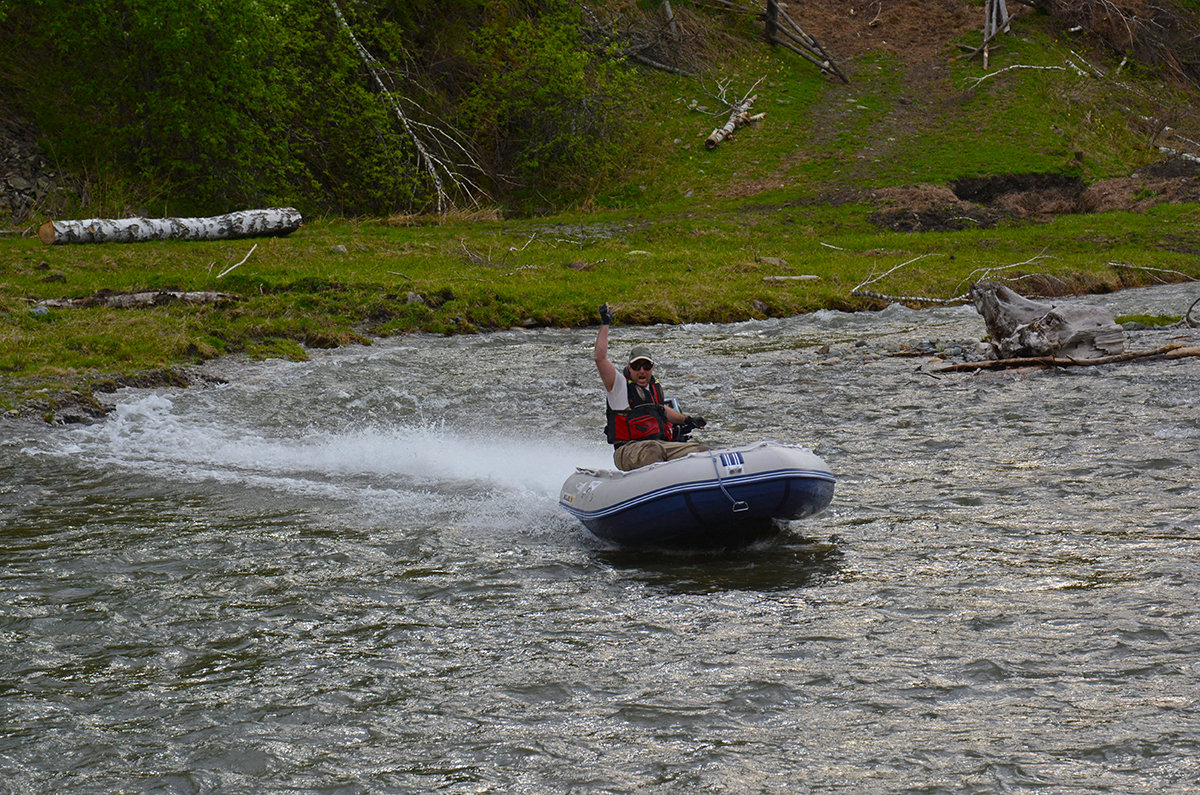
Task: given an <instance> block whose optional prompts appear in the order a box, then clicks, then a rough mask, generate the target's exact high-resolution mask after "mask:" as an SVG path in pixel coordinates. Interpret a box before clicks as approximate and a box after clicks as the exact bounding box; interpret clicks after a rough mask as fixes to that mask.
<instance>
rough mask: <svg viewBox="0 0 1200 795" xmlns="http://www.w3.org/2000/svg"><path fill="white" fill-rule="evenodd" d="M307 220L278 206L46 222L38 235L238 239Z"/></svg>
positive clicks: (51, 240) (285, 230)
mask: <svg viewBox="0 0 1200 795" xmlns="http://www.w3.org/2000/svg"><path fill="white" fill-rule="evenodd" d="M303 223H304V219H303V217H302V216H301V215H300V213H299V211H298V210H295V209H294V208H291V207H275V208H271V209H266V210H240V211H238V212H234V213H228V214H226V215H217V216H212V217H210V218H88V219H84V220H77V221H46V222H45V223H43V224H42V225H41V226H40V227H39V228H38V237H39V238H41V240H42V242H43V243H45V244H46V245H48V246H49V245H55V246H61V245H64V244H67V243H142V242H146V241H150V240H234V239H237V238H244V237H272V236H279V235H287V234H291V233H292V232H295V231H296V230H297V229H299V228H300V225H301V224H303Z"/></svg>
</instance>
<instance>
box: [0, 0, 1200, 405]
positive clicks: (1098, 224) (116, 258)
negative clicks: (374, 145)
mask: <svg viewBox="0 0 1200 795" xmlns="http://www.w3.org/2000/svg"><path fill="white" fill-rule="evenodd" d="M1019 30H1020V35H1014V36H1011V37H1009V38H1007V39H1006V40H1005V44H1004V49H1003V51H1002V54H1001V55H998V56H996V57H997V58H999V59H1001V60H999V62H994V63H993V65H992V67H991V70H992V71H991V72H990V73H989V72H985V71H984V69H983V67H982V65H981V64H980V63H979V62H978V61H955V62H950V61H948V60H947V57H946V56H947V55H949V54H951V53H952V52H956V51H957V48H956V47H954V44H955V43H954V42H946V43H945V45H944V47H943V48H942V49H941V50H939V51H937V52H936V53H934V54H933V55H931V56H930V58H932V59H933V60H932V61H925V62H921V63H915V62H912V61H905V60H903V59H902V58H900V57H899V56H897V55H895V54H891V53H888V52H884V51H864V52H862V53H859V54H857V55H855V56H854V57H853V58H848V59H847V60H846V61H845V62H844V63H843V68H844V69H846V70H847V71H848V72H849V73H850V74H851V78H852V79H851V83H850V85H842V84H840V83H838V82H834V81H829V80H826V79H824V78H822V77H821V76H820V75H819V74H818V73H817V72H816V70H814V69H813V68H812V67H811V66H810V65H808V64H807V63H806V62H804V61H801V60H800V59H798V58H796V57H794V56H791V55H788V54H787V53H784V52H774V51H770V50H768V49H766V48H761V47H758V48H757V49H755V48H747V49H745V50H744V51H742V52H741V54H739V56H738V58H737V60H736V62H732V61H731V63H730V64H728V68H727V69H726V70H725V71H724V72H723V77H722V81H724V83H723V84H724V86H725V88H726V93H727V95H729V96H733V97H735V98H738V97H741V96H742V95H743V94H746V93H749V92H751V91H754V92H755V93H756V94H757V95H758V100H757V103H756V106H755V109H756V110H760V111H765V112H766V113H767V116H766V117H765V118H764V119H763V120H762V121H760V122H758V123H756V124H754V125H752V126H750V127H747V128H744V129H742V130H741V131H739V132H738V134H737V135H736V136H735V138H734V139H733V140H731V141H727V142H725V143H723V144H722V145H721V146H720V147H718V148H717V149H715V150H713V151H707V150H706V149H705V148H704V146H703V141H704V138H705V136H707V135H708V133H709V132H710V131H711V130H712V129H713V128H714V127H716V126H719V124H720V123H722V122H723V121H724V118H725V116H727V113H728V110H727V109H723V108H722V106H721V103H720V102H719V101H717V100H716V98H715V97H714V96H713V94H714V85H713V83H714V81H713V80H711V79H706V78H697V79H689V78H682V77H676V76H672V75H666V74H663V73H648V74H646V75H645V76H644V78H643V91H644V94H643V96H642V98H641V103H640V104H639V105H638V106H637V107H633V108H631V109H630V112H631V113H633V114H635V115H636V116H637V117H638V119H639V124H638V125H637V128H636V129H637V132H636V135H635V137H634V138H633V139H631V140H630V141H629V149H630V157H629V164H628V166H627V168H626V169H625V177H624V179H623V180H622V181H620V182H619V183H617V184H612V185H606V186H601V187H598V188H597V190H595V191H594V193H593V194H592V198H591V199H590V200H589V201H588V203H587V206H586V207H585V208H584V209H581V210H578V211H575V212H570V213H558V214H553V215H545V216H543V217H539V218H523V219H503V220H494V219H489V218H480V217H471V218H468V217H463V218H458V219H440V220H438V221H434V222H429V221H428V220H427V221H426V222H414V221H412V220H411V219H401V218H396V219H389V220H367V221H350V220H340V219H315V220H310V221H309V222H308V223H307V224H306V226H305V227H304V228H302V229H301V230H300V231H298V232H296V233H294V234H292V235H290V236H288V237H285V238H273V239H262V240H258V241H236V242H209V243H181V242H161V243H143V244H134V245H119V244H106V245H91V246H63V247H46V246H44V245H42V244H41V243H40V242H39V241H38V240H37V239H36V238H35V237H29V236H18V235H6V236H3V237H0V410H5V411H12V410H16V409H20V408H22V407H29V406H37V407H38V410H39V411H44V412H46V413H47V414H48V415H52V414H53V412H54V410H55V407H56V405H58V404H59V403H61V402H62V401H63V400H72V399H74V400H85V401H86V400H87V396H88V395H89V394H90V391H91V390H92V389H93V388H97V389H103V388H109V387H111V386H112V385H114V384H116V383H123V382H126V381H129V380H131V379H141V380H140V381H137V382H139V383H149V382H153V381H155V380H156V379H168V380H169V379H171V378H173V377H174V376H173V375H172V373H173V372H175V370H176V369H177V368H179V367H181V366H185V365H187V364H191V363H197V362H200V361H203V360H205V359H208V358H212V357H216V356H221V355H226V354H232V353H243V354H248V355H250V356H254V357H270V356H282V357H288V358H294V359H300V358H303V357H305V356H306V353H305V351H306V349H308V348H313V347H317V348H320V347H330V346H337V345H346V344H354V343H369V342H370V340H371V339H372V338H374V337H377V336H381V335H390V334H397V333H408V332H430V333H440V334H447V333H472V332H477V331H484V330H488V329H498V328H509V327H513V326H518V327H538V326H579V325H589V324H593V323H595V322H596V321H595V317H596V316H595V310H596V307H597V305H598V304H600V303H601V302H603V301H605V300H608V301H611V302H612V303H613V304H614V305H615V306H616V308H617V311H616V317H617V321H618V323H622V324H646V323H680V322H708V321H734V320H744V319H749V318H754V317H766V316H785V315H791V314H796V313H801V312H807V311H812V310H816V309H821V308H835V309H843V310H865V309H875V308H879V307H881V306H883V305H884V304H885V303H886V301H884V300H882V299H879V298H874V297H869V296H855V295H852V291H853V290H854V288H855V287H857V286H859V285H862V284H863V283H864V282H867V281H868V280H871V279H874V278H875V277H878V276H881V275H883V274H885V273H886V272H888V271H889V269H892V268H893V267H895V266H897V265H901V264H902V263H908V264H905V265H904V266H903V267H901V268H898V269H896V270H895V271H893V272H891V273H890V274H888V275H887V276H886V278H883V279H880V280H879V281H875V282H873V283H871V284H870V285H869V289H870V290H871V291H874V292H877V293H883V294H887V295H892V296H920V297H926V298H950V297H953V296H956V295H959V294H961V293H963V292H965V291H966V289H967V287H968V285H969V284H970V282H972V281H974V280H976V279H978V278H980V276H982V275H986V274H989V273H991V274H995V275H1002V276H1004V277H1005V278H1008V279H1017V280H1018V281H1017V282H1016V284H1017V286H1018V287H1019V288H1020V287H1022V286H1023V287H1024V289H1025V291H1026V292H1030V293H1038V294H1065V293H1078V292H1103V291H1109V290H1114V289H1120V288H1122V287H1128V286H1138V285H1145V284H1151V283H1156V282H1159V281H1163V280H1170V279H1181V278H1200V257H1198V256H1197V254H1198V253H1200V205H1198V204H1196V203H1195V202H1196V199H1195V198H1188V197H1186V196H1185V197H1184V199H1183V200H1184V201H1190V202H1191V203H1178V197H1176V200H1174V201H1175V203H1169V202H1168V203H1158V204H1156V203H1155V201H1156V195H1157V193H1158V192H1160V191H1162V190H1164V185H1166V184H1167V183H1165V182H1161V181H1160V182H1153V181H1151V182H1147V183H1145V186H1144V187H1142V188H1135V189H1133V190H1132V191H1131V192H1129V193H1128V195H1127V198H1126V200H1124V201H1123V202H1120V201H1118V202H1115V203H1110V204H1109V205H1106V206H1116V207H1123V208H1125V209H1120V210H1109V211H1104V212H1090V213H1084V212H1080V211H1078V210H1067V211H1064V210H1062V209H1061V208H1059V210H1058V211H1057V213H1053V214H1044V213H1040V212H1018V211H1017V210H1020V207H1016V210H1014V208H1013V207H1009V208H1008V209H1006V210H1003V211H1000V210H996V209H995V208H990V207H989V208H985V207H982V206H978V205H972V206H971V207H970V208H968V209H967V210H963V209H962V208H961V206H960V205H959V204H956V203H955V202H956V201H957V200H956V199H954V197H953V196H952V195H951V194H950V193H949V192H948V189H947V188H946V186H947V185H952V184H954V183H955V182H956V181H961V180H964V179H974V178H988V177H989V176H993V175H998V176H1005V175H1029V174H1035V175H1050V176H1053V177H1063V178H1065V179H1070V180H1075V181H1077V182H1078V184H1080V185H1095V184H1097V183H1099V182H1101V181H1103V180H1105V179H1107V178H1113V177H1121V178H1124V177H1126V176H1128V175H1131V174H1133V173H1135V172H1137V171H1139V170H1141V169H1143V168H1145V167H1146V166H1149V165H1150V164H1153V163H1154V162H1156V161H1158V160H1161V159H1162V158H1163V154H1162V152H1161V151H1160V147H1162V146H1166V145H1180V146H1182V145H1184V144H1180V143H1179V142H1180V141H1183V142H1185V143H1186V141H1189V140H1190V141H1195V140H1197V139H1200V119H1198V118H1197V115H1196V113H1195V111H1194V108H1195V103H1194V102H1193V101H1192V98H1190V97H1189V96H1187V95H1186V94H1183V93H1181V90H1180V89H1177V88H1171V87H1169V86H1164V85H1163V84H1162V83H1161V82H1159V81H1157V80H1156V78H1155V77H1154V75H1152V74H1148V73H1137V72H1136V70H1133V69H1127V70H1126V72H1125V73H1124V74H1123V75H1122V79H1121V80H1120V81H1116V80H1111V79H1100V78H1097V77H1096V76H1095V75H1094V74H1083V73H1080V72H1079V71H1078V70H1077V69H1074V68H1068V67H1067V66H1065V64H1067V63H1068V62H1072V63H1074V62H1075V61H1080V60H1081V59H1080V58H1079V56H1077V55H1076V54H1075V50H1076V49H1084V48H1083V47H1082V45H1081V44H1080V42H1077V41H1063V42H1059V41H1058V40H1057V39H1056V34H1055V32H1054V29H1053V27H1052V26H1051V24H1050V22H1049V21H1048V20H1045V19H1043V18H1041V17H1037V16H1032V15H1031V16H1027V17H1026V18H1025V19H1023V20H1022V22H1021V24H1020V26H1019ZM1084 52H1085V54H1086V55H1087V58H1088V60H1089V62H1091V63H1095V64H1099V65H1101V66H1103V67H1105V68H1111V67H1113V66H1114V64H1113V63H1112V59H1111V58H1108V60H1106V55H1105V54H1104V53H1103V52H1099V51H1088V50H1086V49H1084ZM1018 64H1019V65H1021V66H1025V67H1031V68H1028V69H1020V70H1017V69H1013V70H1005V69H1004V67H1006V66H1013V65H1018ZM983 78H986V79H983ZM981 79H983V80H982V82H980V80H981ZM1155 120H1158V122H1162V123H1161V124H1160V123H1158V122H1155ZM1166 121H1169V122H1170V125H1169V127H1168V126H1167V125H1166ZM1172 135H1177V136H1179V138H1178V140H1175V139H1172V138H1171V136H1172ZM899 186H934V187H935V188H938V189H940V190H941V191H942V192H943V193H944V194H945V196H949V197H950V199H951V200H952V201H948V202H945V201H944V202H943V204H942V205H940V206H937V207H934V208H933V209H932V210H930V208H929V207H923V206H919V204H918V203H913V204H911V205H905V204H904V200H903V199H896V198H895V197H891V198H888V197H887V196H882V197H881V195H880V194H879V191H887V190H891V189H894V188H897V187H899ZM918 193H919V191H918ZM933 193H936V191H933ZM1014 196H1015V198H1014V201H1016V199H1020V201H1025V198H1021V196H1025V195H1024V194H1022V195H1021V196H1016V195H1015V194H1014ZM943 198H944V197H943ZM1026 198H1027V197H1026ZM915 201H916V200H914V202H915ZM1014 206H1015V205H1014ZM976 211H979V212H980V213H985V214H986V215H987V217H984V215H982V214H977V212H976ZM909 216H911V217H912V218H915V219H918V220H919V221H920V223H917V224H915V225H913V224H909V225H908V226H905V225H904V224H905V222H906V219H907V218H908V217H909ZM889 219H890V220H889ZM934 221H937V223H934ZM896 229H917V230H920V231H895V230H896ZM938 230H940V231H938ZM252 246H257V247H256V248H255V249H254V251H253V253H251V254H249V257H248V258H247V259H246V260H245V262H244V263H243V264H242V265H240V266H238V267H236V268H234V269H233V270H232V271H229V272H228V273H226V274H225V275H224V276H222V275H221V274H222V273H223V272H225V271H226V270H227V269H228V268H229V267H230V266H231V265H234V264H235V263H237V262H239V261H241V260H243V258H246V257H247V254H248V252H250V250H251V247H252ZM997 269H1002V270H997ZM781 276H783V277H786V276H793V277H795V276H814V277H816V278H815V279H803V280H801V279H783V280H775V279H772V278H771V277H781ZM1022 277H1023V278H1022ZM156 290H172V291H201V290H219V291H221V292H225V293H231V294H234V295H235V296H236V297H235V298H232V299H229V300H227V301H224V302H222V303H219V304H203V305H184V304H170V305H164V306H154V307H149V308H143V309H111V308H105V307H100V306H97V307H89V308H61V309H59V308H52V309H48V310H45V311H42V310H38V311H36V312H34V311H31V309H32V308H33V307H34V305H35V303H36V302H37V301H39V300H42V299H51V298H78V297H84V296H93V295H96V294H97V293H100V292H102V291H110V292H118V293H120V292H143V291H156ZM1184 309H1186V307H1181V308H1180V311H1181V312H1182V311H1183V310H1184ZM147 373H150V375H146V374H147ZM72 394H74V396H75V397H71V395H72ZM64 396H65V397H64Z"/></svg>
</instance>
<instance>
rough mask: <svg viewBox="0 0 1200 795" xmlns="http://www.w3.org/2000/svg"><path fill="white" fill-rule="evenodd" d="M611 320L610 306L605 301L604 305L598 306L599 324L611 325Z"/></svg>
mask: <svg viewBox="0 0 1200 795" xmlns="http://www.w3.org/2000/svg"><path fill="white" fill-rule="evenodd" d="M612 321H613V316H612V307H611V306H609V305H608V304H607V303H605V304H604V306H602V307H600V325H601V326H611V325H612Z"/></svg>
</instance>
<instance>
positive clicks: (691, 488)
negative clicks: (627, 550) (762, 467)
mask: <svg viewBox="0 0 1200 795" xmlns="http://www.w3.org/2000/svg"><path fill="white" fill-rule="evenodd" d="M833 489H834V478H833V476H832V475H831V474H829V473H827V472H820V471H795V470H792V471H780V472H768V473H759V474H756V475H753V476H749V477H744V478H738V477H730V478H724V479H722V480H716V479H706V480H700V481H693V482H690V483H680V484H672V485H670V486H669V487H664V488H660V489H658V490H656V491H653V492H650V493H646V494H639V495H637V496H635V497H633V498H630V499H627V500H624V501H623V502H620V503H617V504H613V505H610V506H605V507H604V508H603V509H600V510H593V511H586V510H579V509H578V508H575V507H572V506H571V505H568V504H565V503H564V504H563V507H564V508H565V509H566V510H568V511H569V512H570V513H572V514H573V515H574V516H575V517H576V518H578V519H579V520H580V521H581V522H582V523H583V524H584V525H585V526H586V527H587V528H588V529H589V530H591V532H592V533H593V534H594V535H596V536H597V537H599V538H602V539H604V540H606V541H610V542H612V543H614V544H618V545H620V546H624V547H686V548H736V547H741V546H746V545H748V544H752V543H754V542H756V541H759V540H762V539H764V538H769V537H770V536H772V535H775V534H778V533H779V531H780V529H781V526H782V525H781V523H782V522H786V521H789V520H795V519H804V518H807V517H809V516H812V515H814V514H816V513H819V512H820V511H822V510H824V509H825V508H826V507H827V506H828V505H829V504H830V502H831V501H832V500H833Z"/></svg>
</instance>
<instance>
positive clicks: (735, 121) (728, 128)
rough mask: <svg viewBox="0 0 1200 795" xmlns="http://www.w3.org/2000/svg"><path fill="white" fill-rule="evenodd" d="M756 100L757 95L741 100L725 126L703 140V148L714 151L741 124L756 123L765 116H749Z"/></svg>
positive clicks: (761, 114) (763, 114) (762, 114)
mask: <svg viewBox="0 0 1200 795" xmlns="http://www.w3.org/2000/svg"><path fill="white" fill-rule="evenodd" d="M756 99H758V94H755V95H754V96H752V97H748V98H746V99H744V100H742V102H741V104H740V105H738V106H737V107H736V108H734V109H733V113H731V114H729V121H727V122H725V126H724V127H718V128H717V129H715V130H713V131H712V134H711V135H709V136H708V138H706V139H705V141H704V148H705V149H716V148H717V144H719V143H721V141H724V140H725V139H726V138H728V137H729V136H730V135H733V131H734V130H736V129H737V128H738V127H740V126H742V125H743V124H749V123H750V122H752V121H758V120H759V119H761V118H762V117H763V116H765V115H766V114H765V113H756V114H754V115H753V116H751V115H750V106H751V105H753V104H754V100H756Z"/></svg>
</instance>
